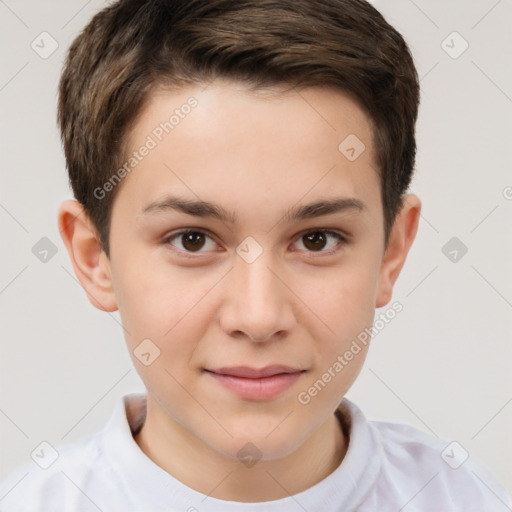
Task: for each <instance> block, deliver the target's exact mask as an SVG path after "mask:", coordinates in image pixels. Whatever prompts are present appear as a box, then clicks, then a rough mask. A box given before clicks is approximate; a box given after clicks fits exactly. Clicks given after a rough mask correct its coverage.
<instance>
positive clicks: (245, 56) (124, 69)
mask: <svg viewBox="0 0 512 512" xmlns="http://www.w3.org/2000/svg"><path fill="white" fill-rule="evenodd" d="M217 77H222V78H228V79H232V80H235V81H241V82H243V83H245V84H247V85H248V86H249V85H250V86H252V87H253V89H254V90H255V89H256V88H258V87H261V88H264V87H272V86H279V85H286V84H288V85H291V86H292V87H294V86H298V85H300V86H325V85H331V86H334V87H336V88H338V89H340V90H343V91H345V92H347V93H350V94H351V95H352V96H354V97H355V98H356V99H357V100H358V101H359V103H360V105H361V106H362V107H363V108H364V109H365V111H366V112H367V114H368V115H369V117H370V119H371V121H372V128H373V133H374V136H373V138H374V140H373V144H374V147H375V150H376V159H377V162H376V164H377V165H378V171H379V174H380V180H381V196H382V204H383V210H384V212H383V213H384V231H385V239H386V244H387V241H388V237H389V233H390V230H391V227H392V225H393V222H394V219H395V216H396V214H397V212H398V210H399V208H400V206H401V203H402V197H403V195H404V193H405V192H406V190H407V189H408V187H409V184H410V181H411V177H412V173H413V168H414V160H415V154H416V141H415V135H414V132H415V123H416V118H417V113H418V104H419V82H418V76H417V73H416V69H415V67H414V63H413V59H412V56H411V54H410V52H409V49H408V47H407V44H406V43H405V41H404V39H403V37H402V36H401V35H400V34H399V33H398V32H397V31H396V30H395V29H394V28H393V27H392V26H391V25H389V24H388V23H387V22H386V21H385V19H384V18H383V16H382V15H381V14H380V13H379V12H378V11H377V10H376V9H375V8H374V7H372V6H371V5H370V4H369V3H367V2H365V1H363V0H314V1H313V0H118V1H117V2H115V3H114V4H112V5H110V6H108V7H106V8H104V9H103V10H101V11H100V12H99V13H98V14H96V15H95V16H94V17H93V19H92V20H91V21H90V23H89V24H88V25H87V26H86V27H85V29H84V30H83V31H82V32H81V33H80V34H79V35H78V36H77V37H76V39H75V40H74V41H73V43H72V45H71V47H70V49H69V52H68V55H67V60H66V62H65V65H64V69H63V72H62V76H61V79H60V84H59V102H58V114H57V118H58V123H59V128H60V131H61V137H62V142H63V146H64V152H65V156H66V162H67V169H68V173H69V178H70V183H71V186H72V189H73V193H74V195H75V198H76V199H77V201H79V202H80V203H81V204H82V205H83V207H84V209H85V211H86V213H87V214H88V215H89V217H90V218H91V220H92V222H93V223H94V225H95V227H96V229H97V231H98V235H99V238H100V242H101V244H102V248H103V249H104V251H105V252H106V254H107V256H108V255H109V224H110V217H111V210H112V204H113V201H114V198H115V195H116V194H117V193H119V189H120V186H117V187H115V188H114V189H113V190H112V192H111V193H109V194H108V196H106V197H105V198H103V199H98V198H97V197H96V196H95V194H94V190H95V189H97V187H101V186H102V185H103V184H104V183H105V182H107V181H108V179H109V178H110V177H111V176H112V174H113V173H114V172H115V170H116V169H118V168H119V167H120V166H121V165H123V161H124V153H125V147H124V145H125V142H126V138H127V134H128V132H129V129H130V127H131V126H132V124H133V122H134V120H135V118H136V116H137V114H138V113H139V112H140V111H141V109H142V107H143V106H144V104H145V102H146V101H147V99H148V96H149V94H150V93H151V91H152V90H154V89H155V88H156V87H157V86H161V85H164V86H167V85H168V86H174V87H179V86H181V85H187V84H202V83H205V84H206V83H208V82H210V81H211V80H213V79H215V78H217ZM340 142H341V141H340Z"/></svg>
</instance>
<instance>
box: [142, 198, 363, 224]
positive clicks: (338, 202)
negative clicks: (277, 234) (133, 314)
mask: <svg viewBox="0 0 512 512" xmlns="http://www.w3.org/2000/svg"><path fill="white" fill-rule="evenodd" d="M168 210H174V211H178V212H181V213H185V214H186V215H191V216H194V217H211V218H214V219H218V220H221V221H223V222H226V223H229V224H236V223H237V221H238V218H237V216H236V214H235V213H233V212H231V211H228V210H226V209H224V208H223V207H222V206H219V205H216V204H213V203H209V202H207V201H193V200H190V199H185V198H182V197H177V196H168V197H165V198H164V199H163V200H160V201H155V202H153V203H151V204H149V205H148V206H146V207H145V208H144V209H143V210H142V212H143V213H161V212H165V211H168ZM364 210H366V206H365V204H364V203H363V202H362V201H361V200H359V199H356V198H354V197H340V198H334V199H326V200H321V201H315V202H313V203H309V204H306V205H301V206H297V207H294V208H290V209H289V210H288V211H287V212H286V213H285V215H284V219H285V220H286V221H287V222H291V221H297V220H305V219H312V218H315V217H320V216H322V215H332V214H334V213H339V212H345V211H360V212H362V211H364Z"/></svg>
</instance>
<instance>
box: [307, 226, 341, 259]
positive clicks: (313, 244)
mask: <svg viewBox="0 0 512 512" xmlns="http://www.w3.org/2000/svg"><path fill="white" fill-rule="evenodd" d="M333 239H334V240H335V243H332V241H331V242H330V240H333ZM299 241H301V242H302V245H304V247H305V248H306V251H307V252H318V253H322V254H331V253H333V252H336V250H337V248H339V246H341V245H343V244H344V243H346V242H347V239H346V238H345V237H344V236H342V235H341V234H339V233H336V232H335V231H330V230H326V229H317V230H315V231H308V232H307V233H305V234H303V235H302V236H301V238H299ZM326 247H327V249H325V248H326Z"/></svg>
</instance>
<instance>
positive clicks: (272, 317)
mask: <svg viewBox="0 0 512 512" xmlns="http://www.w3.org/2000/svg"><path fill="white" fill-rule="evenodd" d="M227 278H228V279H227V282H226V283H225V288H224V289H225V290H226V291H225V300H224V303H223V307H222V310H221V317H220V323H221V327H222V329H223V330H224V332H226V333H227V334H228V335H229V336H232V337H237V338H240V339H242V338H246V339H248V340H250V341H253V342H264V341H270V340H272V339H281V338H283V337H285V336H286V335H287V334H288V333H289V332H290V331H291V330H292V327H293V325H294V323H295V315H294V310H293V298H294V294H293V293H292V291H291V290H290V288H289V285H288V286H287V283H286V276H285V275H284V272H283V270H282V268H281V267H280V266H279V265H277V264H276V263H275V260H273V259H272V258H271V257H267V255H266V252H265V251H264V252H263V253H262V254H261V255H260V256H259V257H258V258H257V259H256V260H255V261H253V262H252V263H247V262H246V261H245V260H244V259H242V258H240V257H236V260H235V263H234V267H233V269H232V270H231V272H229V274H228V276H227Z"/></svg>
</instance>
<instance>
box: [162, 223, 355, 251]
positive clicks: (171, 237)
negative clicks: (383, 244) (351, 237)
mask: <svg viewBox="0 0 512 512" xmlns="http://www.w3.org/2000/svg"><path fill="white" fill-rule="evenodd" d="M190 233H201V234H203V235H206V236H207V237H208V238H211V239H212V240H213V237H212V235H211V234H210V233H209V232H208V231H205V230H203V229H190V228H188V229H182V230H180V231H177V232H176V233H171V234H170V235H169V236H167V237H165V238H164V239H163V240H162V243H164V244H165V245H170V246H171V247H172V250H173V251H175V252H177V253H180V255H181V256H183V257H185V258H197V257H198V256H197V255H199V254H201V252H197V253H194V252H188V251H182V250H181V249H176V248H175V247H174V246H172V244H171V242H172V241H173V240H174V239H176V238H179V237H180V236H183V235H188V234H190ZM311 233H323V234H326V235H332V236H334V237H335V238H337V239H338V243H337V244H336V246H335V247H334V248H332V249H329V250H327V251H316V252H315V251H306V252H308V253H311V254H312V255H315V254H319V255H321V256H330V255H332V254H334V253H336V252H338V251H339V250H340V249H341V247H342V246H344V245H346V244H347V243H348V239H347V237H346V236H343V235H342V234H341V233H338V232H337V231H333V230H330V229H310V230H308V231H304V232H303V233H301V234H300V236H299V237H298V238H297V241H299V240H301V239H302V238H303V237H304V236H306V235H309V234H311ZM313 257H317V256H313Z"/></svg>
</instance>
